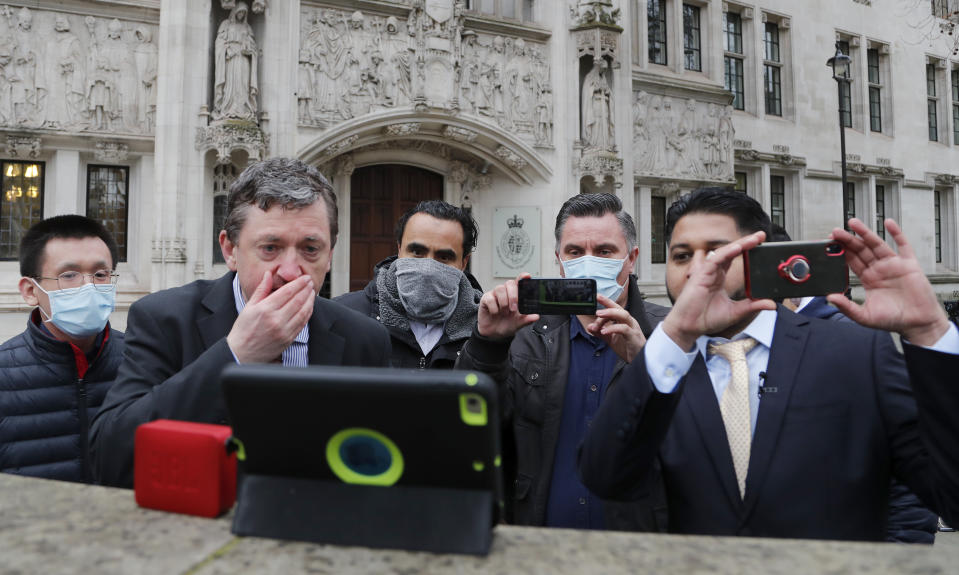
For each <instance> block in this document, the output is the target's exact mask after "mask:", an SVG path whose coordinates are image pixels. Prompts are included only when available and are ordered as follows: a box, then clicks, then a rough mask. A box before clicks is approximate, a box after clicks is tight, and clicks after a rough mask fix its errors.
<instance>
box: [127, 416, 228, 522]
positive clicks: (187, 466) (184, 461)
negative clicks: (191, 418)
mask: <svg viewBox="0 0 959 575" xmlns="http://www.w3.org/2000/svg"><path fill="white" fill-rule="evenodd" d="M230 435H231V430H230V428H229V427H227V426H225V425H210V424H207V423H192V422H188V421H173V420H169V419H158V420H156V421H152V422H150V423H145V424H143V425H141V426H140V427H138V428H137V432H136V438H135V444H134V451H133V491H134V495H135V497H136V502H137V504H138V505H140V506H141V507H147V508H150V509H159V510H161V511H173V512H175V513H187V514H190V515H199V516H202V517H216V516H218V515H220V514H222V513H225V512H226V511H228V510H229V509H230V508H231V507H233V502H234V500H235V499H236V456H235V455H232V454H229V453H228V452H227V440H229V438H230Z"/></svg>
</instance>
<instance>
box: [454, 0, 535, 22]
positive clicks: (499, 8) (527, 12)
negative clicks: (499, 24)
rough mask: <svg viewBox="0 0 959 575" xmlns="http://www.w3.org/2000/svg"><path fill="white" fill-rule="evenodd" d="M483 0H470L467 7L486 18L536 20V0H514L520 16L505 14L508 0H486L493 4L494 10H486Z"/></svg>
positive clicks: (521, 20)
mask: <svg viewBox="0 0 959 575" xmlns="http://www.w3.org/2000/svg"><path fill="white" fill-rule="evenodd" d="M482 1H483V0H470V2H469V3H468V4H467V7H466V9H467V10H468V11H470V12H473V13H474V14H477V15H482V16H483V17H486V18H496V19H500V20H506V21H509V22H523V23H535V22H536V0H512V2H513V6H514V7H515V8H516V9H518V10H519V12H520V14H519V18H516V17H513V16H504V15H503V11H504V2H505V1H506V0H486V2H489V3H491V4H492V5H493V8H492V11H487V10H484V9H483V7H482V5H481V3H482Z"/></svg>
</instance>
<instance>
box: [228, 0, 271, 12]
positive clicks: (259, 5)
mask: <svg viewBox="0 0 959 575" xmlns="http://www.w3.org/2000/svg"><path fill="white" fill-rule="evenodd" d="M220 6H222V7H223V9H224V10H233V8H234V7H235V6H236V0H220ZM250 10H251V11H252V12H253V13H254V14H262V13H263V12H264V11H265V10H266V0H253V5H252V6H251V7H250Z"/></svg>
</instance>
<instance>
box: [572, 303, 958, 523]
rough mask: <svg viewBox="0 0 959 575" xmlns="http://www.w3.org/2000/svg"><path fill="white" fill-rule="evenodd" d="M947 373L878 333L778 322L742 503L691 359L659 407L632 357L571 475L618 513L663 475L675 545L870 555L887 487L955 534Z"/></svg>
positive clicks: (954, 427)
mask: <svg viewBox="0 0 959 575" xmlns="http://www.w3.org/2000/svg"><path fill="white" fill-rule="evenodd" d="M957 367H959V356H954V355H950V354H944V353H937V352H934V351H930V350H927V349H923V348H917V347H914V346H910V345H908V344H907V345H906V346H905V357H903V355H902V354H900V353H899V352H898V351H897V350H896V348H895V346H894V344H893V342H892V338H891V337H890V336H889V334H888V333H885V332H879V331H875V330H870V329H866V328H863V327H861V326H859V325H856V324H853V323H845V322H829V321H825V320H818V319H815V318H807V317H803V316H799V315H796V314H793V313H791V312H788V311H785V310H783V309H780V311H779V314H778V319H777V321H776V328H775V332H774V335H773V342H772V346H771V348H770V354H769V364H768V367H767V370H766V378H765V392H764V393H763V395H762V398H761V400H760V407H759V417H758V419H757V422H756V429H755V432H754V435H753V444H752V450H751V455H750V461H749V472H748V475H747V478H746V495H745V500H741V499H740V496H739V490H738V487H737V484H736V476H735V471H734V468H733V462H732V456H731V455H730V451H729V445H728V441H727V439H726V432H725V427H724V426H723V421H722V416H721V414H720V411H719V402H718V401H717V400H716V393H715V391H714V390H713V386H712V384H711V382H710V380H709V376H708V373H707V371H706V365H705V362H704V361H703V359H702V357H701V356H699V357H697V358H696V360H695V362H694V363H693V366H692V368H691V369H690V371H689V373H687V375H686V376H685V377H684V378H683V379H682V380H681V381H680V383H679V384H678V387H677V389H676V390H675V391H674V392H673V393H670V394H663V393H659V392H658V391H657V390H656V389H655V387H654V386H653V384H652V382H651V380H650V378H649V375H648V372H647V371H646V361H645V355H640V356H639V357H637V358H636V360H635V361H634V362H633V363H632V364H631V365H630V366H629V367H628V368H627V369H626V370H625V371H624V372H623V373H622V375H621V377H620V380H619V382H618V384H617V385H616V386H615V387H614V388H613V389H611V390H610V391H609V392H608V397H607V399H606V401H604V402H603V405H602V407H601V409H600V412H599V414H598V415H597V417H596V419H595V420H594V421H593V424H592V427H591V431H590V433H589V435H588V436H587V438H586V441H585V443H584V445H583V446H582V451H581V453H580V473H581V475H582V478H583V481H584V483H585V484H586V486H587V487H589V488H590V489H591V490H592V491H593V492H594V493H596V494H598V495H600V496H602V497H607V498H624V499H629V498H632V497H635V496H637V495H641V494H642V492H643V490H644V482H645V479H646V476H647V475H648V472H649V471H650V470H651V469H653V468H654V465H656V464H657V463H659V464H661V469H662V476H663V481H664V484H665V488H666V494H667V501H668V505H669V528H670V531H672V532H677V533H701V534H715V535H747V536H764V537H800V538H817V539H860V540H876V541H879V540H882V539H883V538H884V537H885V534H886V531H885V523H886V509H887V503H888V497H889V480H890V477H891V476H892V475H895V476H896V477H897V478H899V479H900V480H902V481H903V482H904V483H906V484H907V485H908V486H909V487H910V488H911V489H912V490H913V492H915V493H916V494H917V495H919V497H920V498H921V499H922V500H923V502H924V503H925V504H926V505H927V506H928V507H930V508H932V509H935V510H937V511H938V512H939V513H940V514H941V515H943V516H944V517H945V518H946V519H947V521H952V522H955V519H956V518H959V424H957V423H959V416H957V414H959V386H956V383H957V382H956V381H955V377H954V375H953V374H954V373H955V370H956V368H957ZM910 380H911V383H912V385H911V386H910ZM913 391H915V395H914V394H913Z"/></svg>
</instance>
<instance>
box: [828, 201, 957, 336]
mask: <svg viewBox="0 0 959 575" xmlns="http://www.w3.org/2000/svg"><path fill="white" fill-rule="evenodd" d="M885 224H886V230H888V231H889V235H891V236H892V238H893V239H894V240H895V241H896V245H897V246H898V247H899V253H898V254H897V253H896V252H895V251H893V249H892V248H891V247H890V246H889V244H887V243H886V242H885V241H883V240H882V238H880V237H879V236H878V235H876V234H875V233H874V232H873V231H871V230H870V229H869V228H868V227H867V226H866V224H864V223H862V222H861V221H859V220H858V219H856V218H853V219H851V220H849V229H851V230H852V231H854V232H856V233H857V234H859V237H856V236H854V235H852V234H851V233H849V232H847V231H845V230H840V229H838V228H837V229H835V230H833V232H832V238H833V239H834V240H836V241H837V242H839V243H841V244H842V245H843V246H845V248H846V263H848V264H849V268H850V269H851V270H852V271H853V273H855V274H856V276H857V277H859V279H860V280H861V281H862V286H863V287H864V288H865V290H866V301H865V302H864V303H863V305H859V304H857V303H855V302H852V301H850V300H849V299H847V298H846V297H844V296H843V295H842V294H831V295H829V296H828V297H827V299H828V300H829V303H831V304H833V305H834V306H836V307H837V308H839V311H841V312H842V313H844V314H845V315H846V316H847V317H849V318H851V319H852V320H853V321H855V322H857V323H859V324H861V325H864V326H867V327H872V328H875V329H881V330H885V331H895V332H899V333H900V334H902V336H903V337H904V338H906V339H907V340H909V342H910V343H913V344H915V345H921V346H931V345H933V344H935V343H936V342H937V341H939V338H941V337H942V336H943V335H945V333H946V331H948V330H949V318H948V317H947V316H946V312H945V310H944V309H943V307H942V305H940V304H939V301H938V300H937V299H936V294H935V292H934V291H933V289H932V284H930V283H929V280H928V279H926V276H925V275H924V274H923V273H922V269H921V268H920V267H919V261H918V260H916V254H915V253H914V252H913V251H912V246H910V245H909V242H908V240H907V239H906V235H905V234H904V233H902V229H901V228H900V227H899V225H898V224H896V222H895V221H893V220H892V219H887V220H886V222H885Z"/></svg>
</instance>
